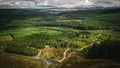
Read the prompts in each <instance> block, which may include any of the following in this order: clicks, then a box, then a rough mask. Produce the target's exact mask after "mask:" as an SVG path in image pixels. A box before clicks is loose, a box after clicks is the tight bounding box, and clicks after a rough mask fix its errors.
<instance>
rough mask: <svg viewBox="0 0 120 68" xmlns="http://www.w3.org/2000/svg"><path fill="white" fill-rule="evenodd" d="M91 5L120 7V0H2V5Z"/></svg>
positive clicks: (0, 4) (0, 2) (0, 3)
mask: <svg viewBox="0 0 120 68" xmlns="http://www.w3.org/2000/svg"><path fill="white" fill-rule="evenodd" d="M90 5H91V6H92V5H93V6H102V7H106V6H111V7H112V6H119V7H120V0H0V6H1V7H11V6H12V7H40V6H56V7H81V6H90Z"/></svg>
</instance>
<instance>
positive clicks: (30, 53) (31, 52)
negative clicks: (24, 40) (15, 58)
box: [5, 46, 38, 56]
mask: <svg viewBox="0 0 120 68" xmlns="http://www.w3.org/2000/svg"><path fill="white" fill-rule="evenodd" d="M5 52H8V53H15V54H21V55H26V56H34V55H36V54H37V53H38V51H37V50H35V49H32V48H25V47H24V48H22V47H21V48H18V47H14V46H8V47H7V48H6V50H5Z"/></svg>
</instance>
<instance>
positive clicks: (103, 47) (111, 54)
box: [87, 40, 120, 62]
mask: <svg viewBox="0 0 120 68" xmlns="http://www.w3.org/2000/svg"><path fill="white" fill-rule="evenodd" d="M87 58H103V59H111V60H115V61H119V62H120V41H119V40H106V41H104V42H102V43H101V44H94V45H93V46H92V48H91V49H90V50H89V52H88V54H87Z"/></svg>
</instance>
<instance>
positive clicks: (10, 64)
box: [0, 54, 45, 68]
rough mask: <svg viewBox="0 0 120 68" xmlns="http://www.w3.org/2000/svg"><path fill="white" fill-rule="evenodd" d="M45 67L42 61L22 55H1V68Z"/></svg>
mask: <svg viewBox="0 0 120 68" xmlns="http://www.w3.org/2000/svg"><path fill="white" fill-rule="evenodd" d="M44 65H45V63H43V62H41V61H36V60H34V59H32V58H28V57H24V56H20V55H15V54H0V67H1V68H44Z"/></svg>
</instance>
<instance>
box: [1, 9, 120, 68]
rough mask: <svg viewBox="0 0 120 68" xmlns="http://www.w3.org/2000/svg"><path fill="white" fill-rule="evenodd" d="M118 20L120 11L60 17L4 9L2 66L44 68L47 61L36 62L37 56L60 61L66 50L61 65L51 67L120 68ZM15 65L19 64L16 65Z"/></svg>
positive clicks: (70, 14) (65, 13)
mask: <svg viewBox="0 0 120 68" xmlns="http://www.w3.org/2000/svg"><path fill="white" fill-rule="evenodd" d="M111 10H112V11H111ZM51 12H52V11H51ZM119 18H120V9H104V10H78V11H69V12H61V13H59V14H51V13H50V12H38V11H37V10H33V11H31V10H22V9H21V10H20V9H9V10H7V9H3V10H2V9H1V10H0V67H2V68H8V67H7V66H9V67H10V66H11V67H10V68H16V67H17V68H44V67H45V66H46V65H45V64H44V62H42V61H39V62H38V61H36V60H33V59H34V57H35V56H36V55H38V54H40V56H38V57H39V58H47V59H52V60H55V61H59V60H60V59H62V58H63V55H64V54H65V51H66V54H65V55H66V56H65V55H64V56H65V59H64V61H63V62H62V63H61V64H58V65H56V64H55V65H54V63H53V65H50V66H49V67H51V68H73V67H75V66H76V67H75V68H79V67H80V66H81V67H82V68H83V66H82V65H86V67H85V68H88V67H89V66H90V68H110V67H111V68H119V67H120V65H119V62H120V58H119V57H120V53H119V50H120V42H119V41H120V32H119V31H120V23H119V21H120V19H119ZM67 49H68V51H67ZM69 49H70V50H69ZM40 50H41V51H40ZM24 59H25V60H24ZM7 60H8V62H6V61H7ZM77 60H78V61H77ZM24 61H25V62H24ZM4 63H6V64H4ZM16 63H17V64H20V65H13V64H16ZM99 63H102V64H99ZM11 64H12V65H11ZM28 64H30V65H28Z"/></svg>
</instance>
